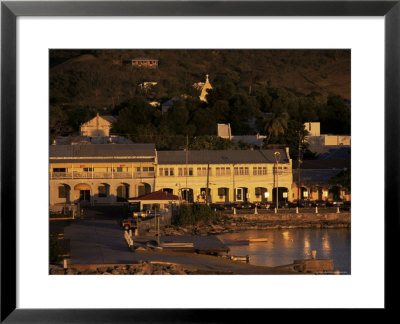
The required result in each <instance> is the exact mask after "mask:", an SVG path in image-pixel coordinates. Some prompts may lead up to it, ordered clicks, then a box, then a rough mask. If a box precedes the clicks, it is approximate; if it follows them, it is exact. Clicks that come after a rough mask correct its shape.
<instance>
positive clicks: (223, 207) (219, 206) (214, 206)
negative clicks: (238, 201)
mask: <svg viewBox="0 0 400 324" xmlns="http://www.w3.org/2000/svg"><path fill="white" fill-rule="evenodd" d="M210 208H211V209H213V210H214V209H216V210H226V209H228V206H227V205H226V204H221V203H214V204H210Z"/></svg>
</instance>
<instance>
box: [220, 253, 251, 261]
mask: <svg viewBox="0 0 400 324" xmlns="http://www.w3.org/2000/svg"><path fill="white" fill-rule="evenodd" d="M225 258H227V259H229V260H232V261H240V262H246V263H249V262H250V257H249V256H248V255H246V256H240V255H229V254H227V255H226V256H225Z"/></svg>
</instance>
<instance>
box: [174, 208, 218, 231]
mask: <svg viewBox="0 0 400 324" xmlns="http://www.w3.org/2000/svg"><path fill="white" fill-rule="evenodd" d="M216 219H217V216H216V214H215V212H214V211H213V210H212V209H211V208H210V207H209V206H207V205H204V204H197V203H194V204H191V205H187V204H182V205H180V206H179V213H178V217H177V218H176V225H178V226H185V225H196V224H199V223H203V224H208V223H211V222H215V221H216Z"/></svg>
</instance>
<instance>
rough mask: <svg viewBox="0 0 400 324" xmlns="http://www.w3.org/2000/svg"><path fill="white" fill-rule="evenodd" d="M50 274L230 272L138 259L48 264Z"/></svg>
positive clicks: (189, 273)
mask: <svg viewBox="0 0 400 324" xmlns="http://www.w3.org/2000/svg"><path fill="white" fill-rule="evenodd" d="M49 274H51V275H197V274H231V273H230V272H221V271H212V270H201V269H196V268H193V267H188V266H183V265H180V264H175V263H169V262H153V261H151V262H148V261H140V262H139V263H136V264H120V265H106V264H103V265H71V266H70V267H68V268H67V269H64V268H63V267H62V266H61V265H50V268H49Z"/></svg>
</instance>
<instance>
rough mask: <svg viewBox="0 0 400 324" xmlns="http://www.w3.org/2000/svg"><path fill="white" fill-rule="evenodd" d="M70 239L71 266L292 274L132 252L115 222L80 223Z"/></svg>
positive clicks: (219, 260)
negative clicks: (146, 264)
mask: <svg viewBox="0 0 400 324" xmlns="http://www.w3.org/2000/svg"><path fill="white" fill-rule="evenodd" d="M64 238H65V239H68V240H70V254H71V265H83V264H84V265H87V264H92V265H101V264H103V265H104V264H135V263H139V262H141V261H153V262H170V263H176V264H181V265H183V266H188V267H193V268H197V269H201V270H206V271H209V272H213V271H214V272H216V273H218V272H220V273H226V274H228V273H232V274H293V272H292V271H289V270H286V269H284V270H278V269H274V268H271V267H260V266H254V265H249V264H242V263H238V262H234V261H230V260H225V259H222V258H219V257H214V256H208V255H199V254H193V253H173V252H153V251H135V252H132V251H131V250H130V249H129V248H128V246H127V244H126V242H125V240H124V235H123V230H122V229H121V227H120V226H119V224H118V223H117V222H116V221H112V220H78V221H74V222H73V223H72V224H71V225H70V226H67V227H65V230H64Z"/></svg>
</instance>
